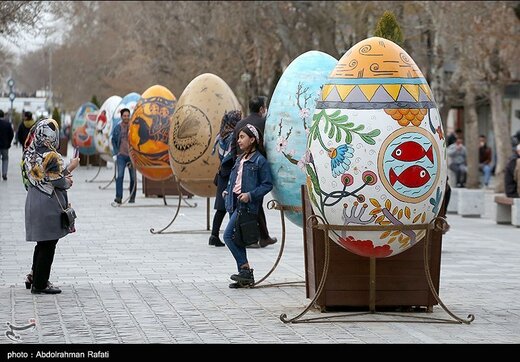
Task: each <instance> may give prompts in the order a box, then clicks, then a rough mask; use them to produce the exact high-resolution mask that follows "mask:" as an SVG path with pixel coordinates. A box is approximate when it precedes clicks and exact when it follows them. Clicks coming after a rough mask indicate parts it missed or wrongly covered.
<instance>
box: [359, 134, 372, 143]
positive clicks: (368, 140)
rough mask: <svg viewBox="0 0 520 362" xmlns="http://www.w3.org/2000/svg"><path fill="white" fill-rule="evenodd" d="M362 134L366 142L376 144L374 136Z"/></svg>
mask: <svg viewBox="0 0 520 362" xmlns="http://www.w3.org/2000/svg"><path fill="white" fill-rule="evenodd" d="M360 136H361V139H362V140H363V141H365V142H366V143H368V144H369V145H375V144H376V141H375V140H374V139H373V138H372V137H367V136H366V135H364V134H360Z"/></svg>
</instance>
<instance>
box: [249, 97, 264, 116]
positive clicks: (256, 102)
mask: <svg viewBox="0 0 520 362" xmlns="http://www.w3.org/2000/svg"><path fill="white" fill-rule="evenodd" d="M265 106H267V97H265V96H256V97H253V98H251V100H250V101H249V112H251V113H258V112H260V108H262V107H265Z"/></svg>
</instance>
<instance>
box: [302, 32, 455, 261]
mask: <svg viewBox="0 0 520 362" xmlns="http://www.w3.org/2000/svg"><path fill="white" fill-rule="evenodd" d="M308 149H309V154H308V157H307V159H306V163H307V165H306V170H307V187H308V192H309V198H310V200H311V202H312V204H313V209H314V211H315V212H316V213H317V214H318V215H320V216H322V217H323V218H324V219H325V221H326V222H328V223H329V224H332V225H363V226H367V227H370V226H374V225H396V226H399V225H403V224H404V225H410V224H423V223H428V222H430V221H431V220H432V219H433V218H434V217H436V216H437V215H438V213H439V208H440V206H441V203H442V200H443V198H444V189H445V187H446V145H445V140H444V133H443V130H442V125H441V118H440V115H439V111H438V109H437V105H436V103H435V100H434V99H433V96H432V92H431V90H430V88H429V86H428V83H427V82H426V80H425V79H424V76H423V75H422V73H421V71H420V70H419V68H418V67H417V65H416V64H415V62H414V61H413V60H412V58H410V56H409V55H408V54H407V53H406V52H405V51H404V50H403V49H402V48H401V47H399V46H398V45H397V44H395V43H393V42H391V41H389V40H386V39H382V38H378V37H372V38H369V39H366V40H363V41H361V42H359V43H358V44H356V45H354V46H353V47H352V48H351V49H349V50H348V51H347V53H345V55H344V56H343V57H342V58H341V60H340V61H339V62H338V65H337V66H336V68H335V69H334V70H333V71H332V73H331V74H330V76H329V79H328V80H327V82H326V84H325V85H324V86H323V90H322V94H321V100H320V101H319V102H318V103H317V105H316V110H315V112H314V116H313V123H312V126H311V128H310V132H309V137H308ZM424 235H425V232H424V231H418V230H417V231H404V232H401V231H399V230H390V231H335V232H334V231H330V234H329V236H330V237H331V238H332V239H333V240H334V241H335V242H336V243H337V244H339V245H340V246H342V247H343V248H345V249H347V250H349V251H351V252H353V253H355V254H358V255H361V256H367V257H379V258H380V257H388V256H391V255H395V254H399V253H401V252H403V251H405V250H406V249H408V248H410V247H411V246H413V245H414V244H415V243H416V242H418V241H419V240H421V238H422V237H423V236H424Z"/></svg>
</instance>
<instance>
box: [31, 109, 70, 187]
mask: <svg viewBox="0 0 520 362" xmlns="http://www.w3.org/2000/svg"><path fill="white" fill-rule="evenodd" d="M31 132H34V135H33V139H32V142H31V143H30V144H29V145H28V147H27V149H26V150H25V152H24V156H23V157H24V161H25V171H26V172H27V177H28V179H29V182H30V183H31V184H32V185H33V186H34V187H36V188H38V189H39V190H40V191H42V192H44V193H46V194H48V195H51V194H52V191H53V190H54V187H53V186H52V184H51V181H54V180H58V179H60V178H61V177H63V169H64V166H63V160H62V158H61V155H60V154H59V153H58V152H57V151H56V148H58V146H59V142H60V140H59V138H58V135H59V128H58V123H56V121H55V120H53V119H50V118H49V119H43V120H41V121H39V122H38V123H37V124H36V125H35V126H34V127H33V128H32V129H31Z"/></svg>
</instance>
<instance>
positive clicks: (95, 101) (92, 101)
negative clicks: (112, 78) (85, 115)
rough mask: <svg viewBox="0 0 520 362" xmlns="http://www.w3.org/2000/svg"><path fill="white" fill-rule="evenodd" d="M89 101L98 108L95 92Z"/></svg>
mask: <svg viewBox="0 0 520 362" xmlns="http://www.w3.org/2000/svg"><path fill="white" fill-rule="evenodd" d="M90 103H94V104H95V105H96V106H97V107H98V108H99V107H100V104H99V101H98V99H97V97H96V95H95V94H94V95H93V96H92V99H91V100H90Z"/></svg>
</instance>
